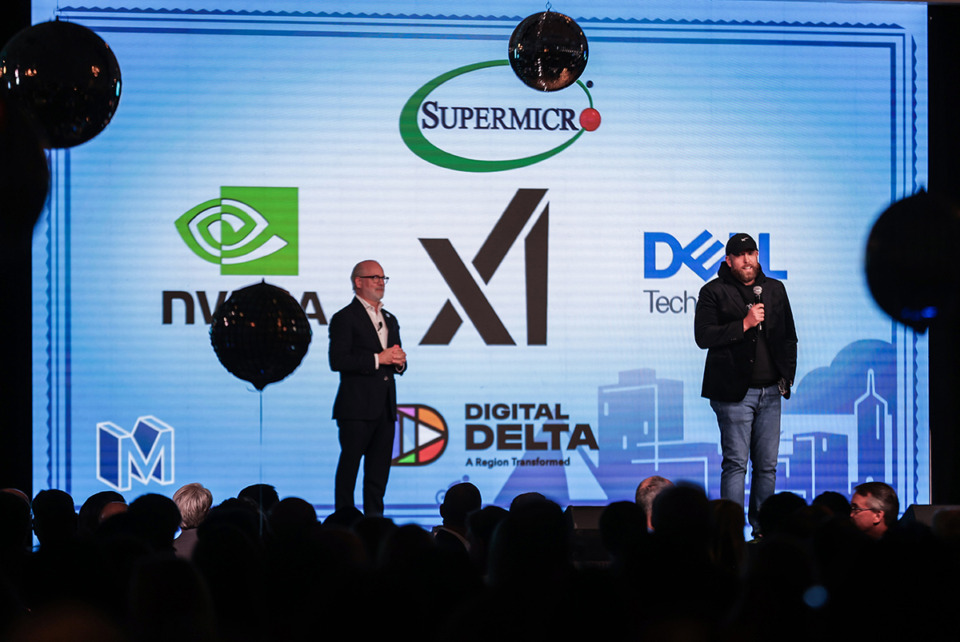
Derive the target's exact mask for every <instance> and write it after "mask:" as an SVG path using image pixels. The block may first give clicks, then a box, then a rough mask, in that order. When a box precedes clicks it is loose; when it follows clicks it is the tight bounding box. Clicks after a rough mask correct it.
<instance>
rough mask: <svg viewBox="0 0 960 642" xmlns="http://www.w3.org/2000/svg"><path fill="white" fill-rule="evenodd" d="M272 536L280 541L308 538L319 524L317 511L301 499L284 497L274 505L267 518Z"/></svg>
mask: <svg viewBox="0 0 960 642" xmlns="http://www.w3.org/2000/svg"><path fill="white" fill-rule="evenodd" d="M267 519H268V522H269V524H270V534H271V535H272V536H273V537H274V538H276V539H277V540H278V541H281V542H284V541H290V540H293V539H298V538H305V537H308V536H309V534H310V533H311V529H312V528H313V527H314V526H315V525H316V524H317V509H315V508H314V507H313V504H311V503H310V502H308V501H306V500H305V499H301V498H299V497H284V498H283V499H281V500H280V501H279V502H277V503H276V504H274V506H273V508H272V509H271V510H270V514H269V516H268V517H267Z"/></svg>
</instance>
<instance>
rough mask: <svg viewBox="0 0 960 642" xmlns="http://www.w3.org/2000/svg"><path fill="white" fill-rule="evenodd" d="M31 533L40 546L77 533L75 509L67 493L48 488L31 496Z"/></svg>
mask: <svg viewBox="0 0 960 642" xmlns="http://www.w3.org/2000/svg"><path fill="white" fill-rule="evenodd" d="M33 533H34V535H36V536H37V541H38V542H39V543H40V546H43V545H44V544H50V543H54V544H55V543H57V542H65V541H69V540H71V539H73V538H74V537H76V535H77V510H76V507H75V506H74V504H73V497H71V496H70V494H69V493H67V492H65V491H62V490H59V489H56V488H50V489H47V490H41V491H40V492H39V493H37V495H36V497H34V498H33Z"/></svg>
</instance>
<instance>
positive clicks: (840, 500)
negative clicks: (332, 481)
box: [810, 490, 850, 519]
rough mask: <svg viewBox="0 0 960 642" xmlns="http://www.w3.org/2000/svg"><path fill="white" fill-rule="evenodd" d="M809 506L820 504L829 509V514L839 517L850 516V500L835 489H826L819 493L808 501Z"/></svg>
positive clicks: (845, 517)
mask: <svg viewBox="0 0 960 642" xmlns="http://www.w3.org/2000/svg"><path fill="white" fill-rule="evenodd" d="M810 505H811V506H822V507H824V508H826V509H827V510H828V511H830V514H831V515H833V516H834V517H838V518H840V519H847V518H848V517H850V501H849V500H848V499H847V498H846V497H844V496H843V494H841V493H838V492H837V491H835V490H828V491H824V492H822V493H820V494H819V495H817V496H816V497H814V498H813V501H812V502H810Z"/></svg>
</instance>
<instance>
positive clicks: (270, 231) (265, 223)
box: [176, 187, 299, 275]
mask: <svg viewBox="0 0 960 642" xmlns="http://www.w3.org/2000/svg"><path fill="white" fill-rule="evenodd" d="M176 226H177V231H178V232H179V233H180V237H181V238H183V241H184V243H186V244H187V246H188V247H189V248H190V249H191V250H193V253H194V254H196V255H197V256H199V257H200V258H201V259H203V260H204V261H209V262H210V263H216V264H218V265H219V266H220V274H247V275H250V274H257V275H260V274H283V275H295V274H297V257H298V250H299V242H298V238H297V188H296V187H221V188H220V198H215V199H212V200H209V201H206V202H204V203H200V204H199V205H197V206H196V207H194V208H192V209H190V210H189V211H187V212H186V213H185V214H183V215H182V216H181V217H180V218H178V219H177V222H176Z"/></svg>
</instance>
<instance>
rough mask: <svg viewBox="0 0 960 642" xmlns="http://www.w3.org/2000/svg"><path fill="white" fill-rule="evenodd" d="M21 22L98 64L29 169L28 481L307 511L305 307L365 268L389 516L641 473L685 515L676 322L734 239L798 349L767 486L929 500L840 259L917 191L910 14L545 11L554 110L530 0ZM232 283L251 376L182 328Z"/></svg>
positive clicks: (603, 499) (817, 6)
mask: <svg viewBox="0 0 960 642" xmlns="http://www.w3.org/2000/svg"><path fill="white" fill-rule="evenodd" d="M168 5H169V6H168ZM33 7H34V21H35V22H36V21H43V20H50V19H53V18H59V19H61V20H69V21H73V22H77V23H80V24H82V25H85V26H88V27H90V28H91V29H93V30H94V31H96V32H97V33H98V34H99V35H100V36H101V37H102V38H103V39H104V40H106V41H107V42H108V43H109V45H110V47H111V48H112V49H113V51H114V52H115V54H116V56H117V59H118V60H119V62H120V66H121V69H122V74H123V85H122V97H121V100H120V104H119V108H118V110H117V112H116V115H115V117H114V119H113V122H111V123H110V125H109V126H108V127H107V128H106V129H105V130H104V131H103V132H102V133H101V134H100V135H99V136H97V137H96V138H94V139H93V140H91V141H89V142H87V143H85V144H83V145H80V146H77V147H74V148H70V149H59V150H52V151H51V152H50V161H51V169H52V177H53V178H52V188H51V197H50V202H49V205H48V207H47V209H46V210H45V212H44V214H43V216H42V218H41V220H40V222H39V223H38V226H37V229H36V234H35V241H34V248H33V249H34V252H33V257H34V258H33V284H34V285H33V319H34V321H33V323H34V332H33V354H34V362H33V372H34V375H33V376H34V382H33V383H34V385H33V388H34V400H33V414H34V443H33V452H34V462H33V470H34V473H33V474H34V481H33V484H34V488H37V489H40V488H50V487H58V488H62V489H64V490H67V491H68V492H70V493H71V494H72V495H73V496H74V498H75V499H76V500H77V502H78V503H80V502H81V501H83V499H85V498H86V497H88V496H90V495H92V494H93V493H95V492H98V491H101V490H109V489H114V490H119V491H120V492H121V493H123V494H124V495H125V496H126V497H128V498H134V497H136V496H139V495H140V494H143V493H148V492H152V493H162V494H166V495H172V493H173V492H174V491H175V490H176V489H177V488H179V487H180V486H181V485H183V484H186V483H189V482H200V483H202V484H204V485H205V486H207V487H208V488H210V489H211V490H212V492H213V494H214V499H215V501H216V502H219V501H222V500H223V499H226V498H228V497H231V496H235V495H236V494H237V492H238V491H239V490H240V489H241V488H243V487H245V486H247V485H250V484H255V483H261V482H263V483H269V484H273V485H274V486H276V488H277V489H278V492H279V493H280V495H281V496H284V497H285V496H298V497H302V498H304V499H307V500H308V501H309V502H311V503H312V504H314V505H315V506H316V508H317V510H318V513H319V514H320V515H321V516H323V515H326V514H328V513H330V512H331V511H332V510H333V478H334V469H335V466H336V462H337V457H338V454H339V445H338V441H337V429H336V425H335V423H334V421H333V420H332V419H331V407H332V402H333V398H334V394H335V392H336V389H337V385H338V377H337V375H336V373H333V372H331V371H330V367H329V364H328V359H327V347H328V337H327V325H326V324H327V321H328V320H329V319H330V317H331V316H332V315H333V314H334V313H335V312H336V311H337V310H338V309H340V308H341V307H343V306H344V305H346V304H347V303H348V302H349V301H350V299H351V297H352V292H351V289H350V281H349V274H350V270H351V268H352V267H353V265H354V264H355V263H356V262H358V261H360V260H362V259H368V258H372V259H376V260H378V261H380V263H381V264H382V265H383V267H384V269H385V271H386V274H387V275H388V276H389V277H391V280H390V282H389V284H388V286H387V291H386V296H385V298H384V303H385V306H386V308H387V309H388V310H389V311H390V312H391V313H393V314H394V315H396V317H397V318H398V319H399V321H400V326H401V335H402V338H403V345H404V348H405V350H406V352H407V355H408V360H409V368H408V370H407V372H406V373H405V374H404V376H402V377H400V378H399V379H398V395H399V405H400V416H399V419H398V422H397V438H396V444H395V449H394V456H395V459H394V463H393V466H392V471H391V478H390V483H389V486H388V489H387V495H386V512H387V514H388V516H390V517H393V518H395V519H399V520H403V521H411V522H423V523H429V522H434V521H436V519H437V514H438V513H437V507H438V502H439V501H440V499H441V498H442V497H443V493H444V491H445V489H447V488H448V487H449V486H450V485H452V484H454V483H457V482H460V481H463V480H468V481H470V482H472V483H474V484H475V485H476V486H477V487H478V488H479V489H480V491H481V494H482V497H483V500H484V503H486V504H499V505H503V506H506V505H508V504H509V502H510V501H511V499H512V498H513V497H515V496H516V495H517V494H519V493H521V492H525V491H539V492H541V493H543V494H544V495H546V496H548V497H550V498H551V499H554V500H555V501H557V502H558V503H560V504H561V505H606V504H608V503H610V502H612V501H617V500H622V499H631V498H632V497H633V493H634V489H635V488H636V485H637V483H638V482H639V481H640V480H641V479H643V478H645V477H647V476H649V475H654V474H658V475H662V476H664V477H667V478H670V479H674V480H687V481H691V482H694V483H697V484H700V485H702V486H703V487H704V488H705V489H706V491H707V493H708V494H709V495H710V496H711V497H718V496H719V476H720V454H719V434H718V430H717V426H716V419H715V417H714V415H713V413H712V411H711V409H710V406H709V403H708V401H707V400H705V399H703V398H701V396H700V384H701V376H702V372H703V364H704V358H705V352H704V351H702V350H700V349H698V348H697V346H696V345H695V343H694V340H693V315H694V306H695V305H696V298H697V295H698V292H699V289H700V288H701V287H702V286H703V284H704V283H705V282H706V281H707V280H709V279H711V278H713V276H714V275H715V274H716V268H717V266H718V265H719V262H720V261H721V260H722V258H723V249H722V246H723V244H724V243H725V242H726V239H727V238H728V237H729V236H730V235H731V234H733V233H736V232H747V233H750V234H752V235H753V236H754V238H756V239H757V240H758V242H759V245H760V258H761V264H762V266H763V269H764V271H765V272H766V273H767V274H768V275H770V276H774V277H777V278H780V279H782V280H783V281H784V283H785V285H786V288H787V291H788V293H789V296H790V300H791V304H792V308H793V311H794V315H795V319H796V324H797V328H798V335H799V367H798V372H797V377H796V381H795V389H794V393H793V397H792V398H791V399H790V400H788V401H785V402H784V404H783V420H782V435H781V446H780V457H779V468H778V476H777V490H778V491H791V492H795V493H797V494H799V495H801V496H803V497H805V498H807V499H808V500H809V499H811V498H813V497H814V496H816V495H818V494H820V493H821V492H823V491H826V490H834V491H839V492H841V493H844V494H849V492H850V489H851V487H852V486H853V485H856V484H858V483H860V482H862V481H866V480H871V479H872V480H882V481H886V482H888V483H890V484H891V485H893V486H894V487H895V488H896V490H897V492H898V494H899V496H900V498H901V505H902V506H908V505H910V504H912V503H928V502H929V497H930V488H929V453H928V448H929V444H928V427H929V420H928V407H929V400H928V385H927V377H928V364H927V357H928V342H927V337H926V336H925V335H921V334H916V333H914V332H913V331H911V330H909V329H907V328H904V327H903V326H900V325H898V324H895V323H894V322H892V321H891V320H890V318H889V317H887V316H885V315H884V314H883V313H882V312H881V311H880V310H879V308H878V307H877V306H876V305H875V303H874V302H873V300H872V298H871V295H870V292H869V290H868V289H867V286H866V282H865V277H864V274H863V256H864V248H865V241H866V238H867V236H868V234H869V232H870V229H871V226H872V224H873V222H874V220H875V219H876V217H877V216H878V214H879V213H881V212H882V211H883V210H884V209H885V208H886V207H887V206H888V205H889V204H890V203H892V202H893V201H896V200H898V199H900V198H902V197H904V196H907V195H909V194H912V193H914V192H915V191H917V190H918V189H920V188H922V187H923V186H924V185H925V182H926V176H927V165H926V163H927V138H926V131H927V128H926V117H927V67H926V26H925V23H926V7H925V5H922V4H920V3H910V4H895V3H887V2H882V3H865V2H864V3H837V4H829V3H819V2H797V3H791V2H719V1H714V2H706V3H702V2H685V1H676V2H669V3H636V2H568V3H565V4H564V5H563V6H561V5H560V4H557V5H556V6H555V7H554V10H555V11H559V12H561V13H565V14H566V15H569V16H570V17H572V18H574V19H575V20H576V21H577V23H578V24H579V25H580V27H581V28H582V29H583V32H584V34H585V35H586V37H587V39H588V42H589V58H588V64H587V67H586V70H585V72H584V73H583V75H582V76H581V77H580V79H579V81H578V82H577V83H575V84H573V85H572V86H570V87H568V88H566V89H563V90H561V91H555V92H539V91H536V90H533V89H531V88H529V87H527V86H526V85H524V84H523V83H522V82H520V80H519V79H518V78H517V77H516V76H515V75H514V73H513V71H512V70H511V67H510V66H509V64H508V59H507V49H508V41H509V38H510V35H511V33H512V31H513V29H514V28H515V27H516V26H517V24H518V23H519V22H520V20H521V19H523V18H524V17H526V16H527V15H530V14H533V13H537V12H540V11H543V5H542V4H538V3H529V6H521V5H518V4H517V3H516V2H510V3H506V2H484V3H482V7H481V6H480V5H477V4H464V3H454V2H420V3H416V2H329V3H327V2H325V3H322V4H320V3H313V2H300V3H296V2H276V3H273V2H271V3H267V2H259V3H252V2H220V3H207V4H204V3H190V2H179V3H164V2H152V3H143V4H142V5H138V4H130V3H127V5H126V6H122V7H121V6H116V7H114V8H111V9H96V8H80V7H77V8H71V7H68V6H64V5H63V4H60V6H59V8H57V5H56V4H55V3H51V2H36V1H35V2H34V3H33ZM147 7H150V8H147ZM321 9H322V10H321ZM587 108H592V109H595V110H596V111H597V113H598V114H599V116H600V124H599V126H598V127H594V125H595V124H596V122H595V120H594V121H592V122H591V121H589V119H588V120H587V121H586V122H587V123H588V125H589V129H587V128H584V127H583V126H582V125H581V122H580V115H581V113H582V112H583V111H584V110H585V109H587ZM237 212H243V213H244V214H242V215H238V214H237ZM242 216H245V217H247V218H245V219H243V220H244V221H246V222H247V223H249V222H250V221H254V222H259V223H260V225H259V226H253V229H252V230H251V226H249V225H248V226H247V227H242V228H240V231H239V232H238V231H237V229H236V228H237V226H238V225H239V221H240V218H241V217H242ZM258 236H259V237H260V238H256V237H258ZM241 237H243V238H241ZM230 244H235V245H236V246H238V247H237V248H235V249H231V248H230V247H229V245H230ZM275 248H277V249H275ZM261 281H266V282H268V283H271V284H273V285H276V286H279V287H281V288H283V289H285V290H287V291H289V292H290V293H291V295H292V296H293V297H294V298H295V299H297V300H298V301H299V302H300V303H301V304H302V305H303V307H304V310H305V312H306V314H307V316H308V318H309V319H310V323H311V327H312V330H313V338H312V343H311V345H310V347H309V351H308V353H307V355H306V357H305V359H304V360H303V363H302V365H301V366H300V367H299V368H298V369H297V370H296V371H294V372H293V373H292V374H290V375H289V376H288V377H287V378H285V379H284V380H282V381H279V382H277V383H273V384H271V385H269V386H267V387H266V388H265V389H264V390H263V391H262V392H258V391H257V390H255V389H254V388H253V386H252V385H251V384H249V383H247V382H245V381H242V380H240V379H238V378H236V377H235V376H233V375H232V374H230V373H229V372H228V371H227V370H226V369H225V368H224V367H223V366H222V365H221V364H220V362H219V361H218V358H217V355H216V354H215V352H214V350H213V348H212V347H211V341H210V325H209V323H210V318H211V314H212V312H213V310H214V309H215V307H216V305H217V303H218V301H222V300H223V299H224V298H225V297H226V296H228V295H229V294H230V293H231V292H233V291H235V290H238V289H240V288H242V287H245V286H247V285H251V284H254V283H259V282H261ZM358 503H359V484H358Z"/></svg>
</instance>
